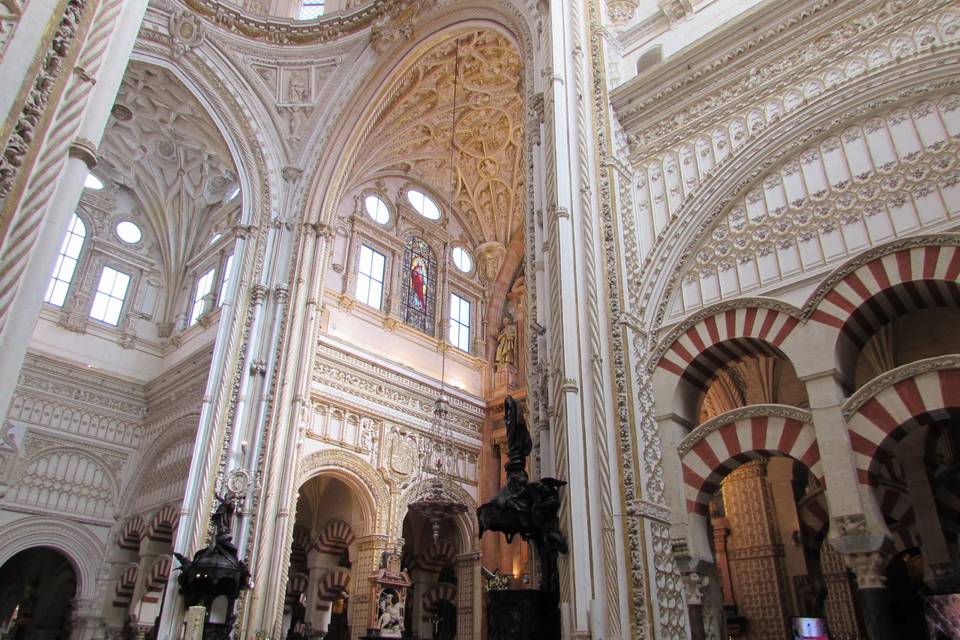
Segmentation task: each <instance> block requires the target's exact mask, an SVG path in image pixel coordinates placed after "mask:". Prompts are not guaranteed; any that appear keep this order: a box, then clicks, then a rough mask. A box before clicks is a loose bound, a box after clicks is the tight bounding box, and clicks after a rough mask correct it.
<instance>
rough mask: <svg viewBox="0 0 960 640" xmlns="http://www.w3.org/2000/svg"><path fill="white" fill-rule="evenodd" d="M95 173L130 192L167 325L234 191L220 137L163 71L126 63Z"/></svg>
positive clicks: (232, 175)
mask: <svg viewBox="0 0 960 640" xmlns="http://www.w3.org/2000/svg"><path fill="white" fill-rule="evenodd" d="M100 160H101V169H99V170H98V172H101V173H103V174H104V175H105V177H108V178H110V179H112V180H114V181H115V182H117V183H118V184H120V185H122V186H123V187H126V188H127V189H129V191H130V192H132V193H133V195H134V198H135V200H136V201H137V202H138V204H139V206H140V211H138V212H137V213H138V214H139V219H140V221H141V222H142V223H143V224H144V225H145V226H146V229H145V234H144V235H145V237H146V238H147V239H148V241H151V243H155V247H156V251H157V253H158V254H159V258H160V265H159V268H160V271H161V276H162V279H163V281H164V283H165V285H166V286H165V290H166V291H167V296H166V298H167V299H166V300H165V301H164V304H165V306H167V307H168V308H167V309H161V313H160V315H161V318H160V319H159V320H160V321H164V320H169V319H170V317H165V316H170V314H171V313H172V311H173V309H172V304H173V298H172V297H173V296H174V295H175V294H176V292H177V290H178V289H179V286H180V285H181V283H182V281H183V278H185V277H186V275H187V263H188V261H189V260H190V258H191V257H192V256H193V255H195V253H196V251H198V250H199V249H200V248H202V247H203V246H205V244H206V242H207V241H208V240H209V237H210V235H211V232H212V227H213V224H214V223H215V222H216V221H217V218H218V216H217V214H216V212H215V211H214V210H215V209H217V208H219V207H220V206H221V204H222V203H223V201H224V198H225V196H226V194H227V193H228V192H229V191H230V190H231V189H233V188H234V187H235V185H236V184H237V174H236V169H235V168H234V166H233V161H232V159H231V156H230V153H229V151H228V149H227V146H226V143H225V142H224V140H223V137H222V136H221V135H220V133H219V131H218V130H217V128H216V126H215V125H214V123H213V121H212V120H211V118H210V116H209V115H208V114H207V112H206V110H205V109H204V108H203V106H202V105H201V104H200V103H199V102H198V101H197V99H196V98H194V96H193V95H192V94H191V93H190V91H189V90H188V89H187V88H186V87H185V86H184V85H183V84H182V83H181V82H180V81H179V80H177V79H176V78H175V77H173V76H172V75H171V74H170V73H169V72H167V71H166V70H163V69H160V68H157V67H153V66H150V65H144V64H138V63H131V64H130V66H129V67H128V68H127V71H126V74H125V75H124V79H123V84H122V85H121V87H120V91H119V93H118V94H117V100H116V105H115V106H114V108H113V117H112V118H111V119H110V124H109V126H108V128H107V131H106V133H105V134H104V138H103V144H102V145H101V148H100Z"/></svg>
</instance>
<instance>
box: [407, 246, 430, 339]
mask: <svg viewBox="0 0 960 640" xmlns="http://www.w3.org/2000/svg"><path fill="white" fill-rule="evenodd" d="M436 274H437V258H436V256H435V255H434V253H433V251H431V250H430V246H429V245H428V244H427V243H426V242H424V241H423V240H421V239H420V238H410V240H409V241H407V244H406V246H405V247H404V248H403V274H402V276H401V283H400V287H401V295H402V296H403V321H404V322H406V323H407V324H409V325H410V326H411V327H413V328H414V329H418V330H420V331H423V332H424V333H428V334H430V335H433V332H434V311H435V309H436V304H435V300H436V277H437V276H436Z"/></svg>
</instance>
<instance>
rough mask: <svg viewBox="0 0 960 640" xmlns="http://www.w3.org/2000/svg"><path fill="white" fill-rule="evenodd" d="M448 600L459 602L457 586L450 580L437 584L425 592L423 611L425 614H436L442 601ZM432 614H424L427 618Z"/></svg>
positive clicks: (453, 602)
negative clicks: (449, 581)
mask: <svg viewBox="0 0 960 640" xmlns="http://www.w3.org/2000/svg"><path fill="white" fill-rule="evenodd" d="M443 600H446V601H447V602H450V603H452V604H456V602H457V587H456V585H453V584H450V583H448V582H441V583H439V584H435V585H433V586H432V587H430V588H429V589H427V591H426V592H425V593H424V594H423V612H424V614H434V613H436V612H437V608H438V606H437V605H439V604H440V602H441V601H443ZM430 617H431V616H429V615H424V618H425V619H429V618H430Z"/></svg>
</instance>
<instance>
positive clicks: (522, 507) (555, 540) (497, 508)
mask: <svg viewBox="0 0 960 640" xmlns="http://www.w3.org/2000/svg"><path fill="white" fill-rule="evenodd" d="M503 415H504V422H505V423H506V427H507V458H508V459H507V463H506V464H505V465H504V469H506V471H507V484H506V486H505V487H504V488H503V489H501V490H500V492H499V493H498V494H497V495H495V496H494V497H493V499H492V500H491V501H490V502H487V503H486V504H484V505H481V506H480V508H478V509H477V520H478V522H479V525H480V535H481V536H483V532H484V531H487V530H490V531H500V532H501V533H503V534H504V535H505V536H506V537H507V541H508V542H510V541H512V540H513V537H514V536H515V535H519V536H521V537H522V538H523V539H524V540H526V541H528V542H531V543H532V544H533V546H534V548H535V549H536V551H537V556H538V558H539V561H540V589H542V590H543V591H548V592H551V593H558V592H559V589H560V584H559V579H558V576H557V554H560V553H566V552H567V542H566V540H565V539H564V537H563V534H562V533H561V532H560V527H559V523H558V520H557V513H558V512H559V510H560V488H561V487H562V486H564V485H565V484H567V483H566V482H564V481H562V480H557V479H555V478H542V479H541V480H540V481H539V482H529V481H528V479H527V472H526V465H527V456H528V455H530V451H531V450H532V449H533V442H532V441H531V440H530V432H529V431H528V430H527V425H526V422H525V421H524V419H523V416H522V415H521V412H520V407H519V406H518V405H517V402H516V401H515V400H514V399H513V398H512V397H510V396H507V398H506V399H505V400H504V402H503Z"/></svg>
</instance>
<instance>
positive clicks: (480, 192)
mask: <svg viewBox="0 0 960 640" xmlns="http://www.w3.org/2000/svg"><path fill="white" fill-rule="evenodd" d="M522 71H523V62H522V60H521V58H520V55H519V54H518V52H517V50H516V49H515V48H514V47H513V45H512V44H511V43H510V42H509V41H508V40H506V39H505V38H503V37H502V36H500V35H499V34H496V33H493V32H491V31H476V32H472V33H468V34H464V35H460V36H458V37H457V38H452V39H450V40H446V41H444V42H442V43H440V44H438V45H436V46H435V47H433V48H432V49H430V50H429V51H427V53H425V54H424V55H423V56H421V58H420V59H419V60H418V61H417V62H416V64H415V65H414V66H413V67H412V68H411V69H409V70H408V71H407V72H406V73H405V74H404V75H403V77H401V78H400V80H399V81H398V82H397V85H396V86H397V89H396V91H395V92H394V94H393V97H392V99H391V100H390V101H389V102H388V103H387V104H386V105H384V108H383V110H382V112H381V114H380V117H379V118H378V120H377V122H376V124H375V126H374V127H373V130H372V131H371V134H370V135H369V136H368V137H367V139H366V141H365V143H364V146H363V148H362V150H361V154H360V158H361V162H360V166H359V168H358V172H357V174H356V175H357V177H358V179H361V180H363V179H368V178H371V177H373V176H375V175H377V174H383V173H397V172H399V173H404V174H408V175H409V176H411V177H412V178H414V179H417V180H420V181H422V182H423V183H424V184H425V185H426V186H427V187H429V188H431V189H432V190H433V191H434V192H435V193H436V194H437V195H438V196H440V197H442V198H443V199H445V200H446V199H449V198H450V193H451V188H450V175H451V171H450V161H451V156H452V157H453V163H454V166H455V187H454V198H453V201H454V203H455V207H456V209H457V212H458V213H459V214H460V217H461V219H462V220H463V221H464V223H465V224H466V225H467V226H468V227H469V228H470V231H471V232H472V233H473V234H474V235H475V236H476V237H477V238H478V239H482V241H484V242H489V241H497V242H500V243H502V244H503V245H505V246H506V245H508V244H509V243H510V239H511V238H512V237H513V234H514V233H516V232H517V231H518V230H519V229H520V227H521V223H522V220H523V207H524V188H523V185H524V170H523V122H524V119H523V113H524V112H523V97H522V94H521V86H520V85H521V82H522V81H521V78H522ZM454 100H456V110H454ZM454 118H455V119H456V126H455V129H454V131H453V133H452V134H451V129H452V128H453V121H454ZM451 139H452V142H453V150H452V153H451Z"/></svg>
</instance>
